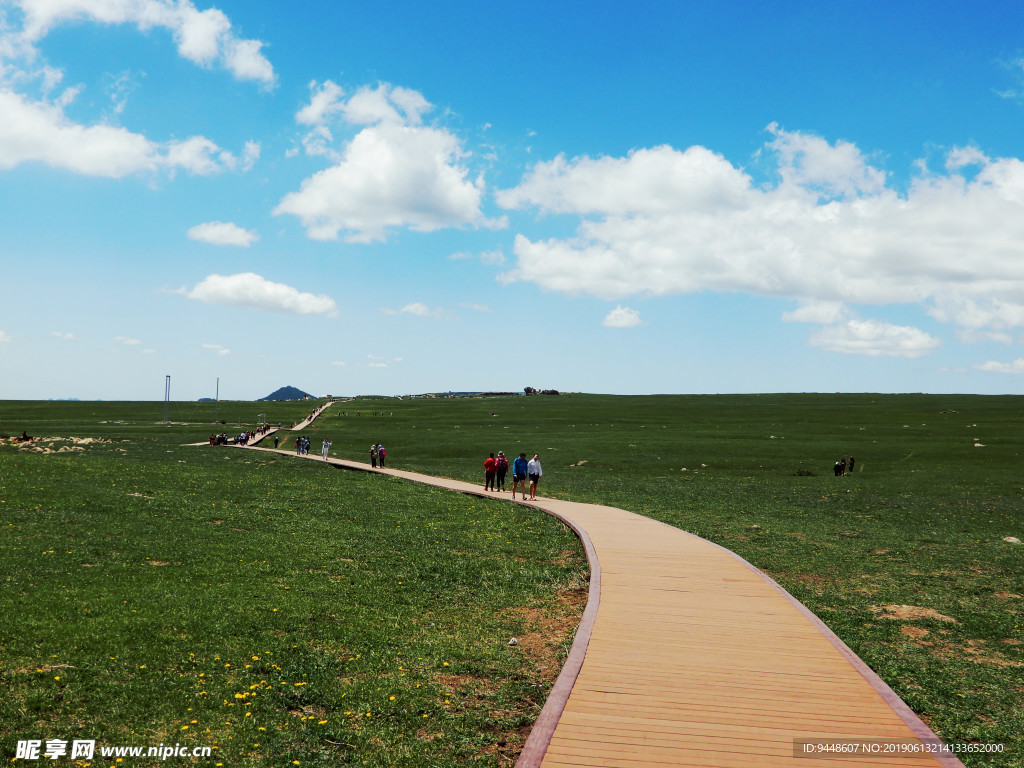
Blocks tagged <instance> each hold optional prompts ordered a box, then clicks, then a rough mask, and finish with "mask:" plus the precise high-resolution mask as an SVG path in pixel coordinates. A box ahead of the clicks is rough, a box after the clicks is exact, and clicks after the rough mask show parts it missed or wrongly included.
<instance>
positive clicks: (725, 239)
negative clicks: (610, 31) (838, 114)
mask: <svg viewBox="0 0 1024 768" xmlns="http://www.w3.org/2000/svg"><path fill="white" fill-rule="evenodd" d="M769 132H770V135H771V138H770V140H769V141H768V142H767V143H766V144H765V146H764V147H763V148H762V150H761V158H760V159H761V160H764V159H765V158H767V160H768V161H769V162H770V163H773V164H774V166H773V167H774V172H773V177H774V180H773V181H771V182H769V183H759V182H755V181H754V179H753V178H752V177H751V176H750V175H749V174H748V173H747V172H746V171H745V170H743V169H742V168H739V167H736V166H734V165H732V164H731V163H730V162H729V161H727V160H726V159H725V158H724V157H722V156H721V155H718V154H716V153H714V152H712V151H710V150H708V149H706V148H704V147H690V148H688V149H685V150H679V149H675V148H673V147H669V146H662V147H655V148H653V149H638V150H635V151H633V152H631V153H630V154H628V155H627V156H625V157H600V158H590V157H579V158H574V159H567V158H565V157H564V156H559V157H556V158H554V159H553V160H550V161H546V162H540V163H537V164H536V165H535V166H533V167H532V168H531V169H530V170H529V171H528V172H527V173H526V174H525V175H524V177H523V179H522V180H521V182H520V184H519V185H518V186H516V187H515V188H513V189H508V190H502V191H500V192H499V193H498V194H497V195H496V199H497V202H498V203H499V204H500V205H501V206H503V207H505V208H507V209H530V208H532V209H536V210H538V211H539V212H541V213H562V214H571V215H575V216H578V217H579V224H578V227H577V230H576V233H575V235H574V236H572V237H567V238H552V239H548V240H531V239H529V238H527V237H525V236H523V235H522V234H519V235H517V236H516V238H515V243H514V256H515V263H514V265H513V267H512V268H511V269H510V270H507V271H506V272H505V273H504V274H503V275H501V278H500V279H501V280H502V281H504V282H515V281H527V282H533V283H536V284H537V285H539V286H541V287H543V288H545V289H549V290H555V291H560V292H563V293H567V294H590V295H593V296H596V297H599V298H602V299H608V300H621V299H623V298H625V297H628V296H634V295H645V296H660V295H678V294H689V293H696V292H700V291H722V292H737V291H739V292H747V293H750V294H754V295H759V296H771V297H783V298H788V299H791V300H796V301H798V302H800V304H801V307H800V308H799V309H797V310H794V311H793V312H791V313H787V318H786V319H789V320H801V321H804V322H808V321H811V318H812V316H814V317H815V318H816V321H817V322H820V323H822V324H825V325H827V326H828V330H827V332H826V331H823V332H822V333H821V334H819V335H817V336H815V337H814V339H815V343H817V344H818V345H819V346H820V347H822V348H825V349H832V350H835V351H852V350H854V349H864V348H866V347H867V346H868V342H870V343H875V344H876V345H877V346H876V349H877V350H878V354H900V355H913V354H918V353H919V352H920V351H921V350H925V351H926V350H927V349H930V348H933V347H934V342H935V340H934V339H933V338H932V337H930V336H929V335H928V334H926V333H923V332H921V331H917V330H916V329H909V330H908V329H904V328H901V327H899V326H889V325H885V324H882V323H878V322H876V321H868V320H854V319H852V313H851V314H847V315H844V314H843V313H844V312H845V311H846V310H844V309H843V307H845V306H849V305H886V304H916V305H920V306H922V307H923V308H924V309H925V310H926V311H928V312H929V313H930V314H931V315H932V316H933V317H935V318H936V319H939V320H942V321H945V322H951V323H954V324H956V325H957V326H958V327H962V328H967V329H971V330H973V331H975V332H976V333H977V334H982V333H987V332H1004V331H1005V329H1007V328H1010V327H1024V258H1022V253H1024V252H1022V249H1021V243H1022V242H1024V163H1022V162H1021V161H1020V160H1017V159H1015V158H989V157H987V156H985V155H984V153H982V152H980V151H979V150H977V149H975V148H970V147H969V148H954V149H952V150H950V151H949V152H948V154H947V158H946V167H945V168H944V169H943V170H941V171H931V170H928V168H927V167H926V166H925V165H924V164H923V163H922V164H919V166H918V170H917V171H916V174H915V176H914V178H913V179H912V181H911V183H910V185H909V187H908V188H906V189H905V190H902V191H897V190H896V189H894V188H892V187H891V186H889V184H888V181H887V176H886V174H885V173H884V172H883V171H882V170H880V169H878V168H875V167H873V166H872V165H871V163H870V162H869V159H868V158H867V157H866V156H865V155H863V154H862V153H861V152H860V151H859V150H858V149H857V147H855V146H854V145H852V144H850V143H847V142H841V141H840V142H835V143H829V142H827V141H825V140H824V139H821V138H819V137H815V136H809V135H806V134H803V133H799V132H787V131H784V130H781V129H780V128H778V126H774V125H773V126H769ZM968 166H970V169H971V172H970V173H962V172H961V169H963V168H966V167H968Z"/></svg>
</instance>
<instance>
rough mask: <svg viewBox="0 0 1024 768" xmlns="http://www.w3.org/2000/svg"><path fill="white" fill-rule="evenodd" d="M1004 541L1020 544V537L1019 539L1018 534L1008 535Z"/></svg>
mask: <svg viewBox="0 0 1024 768" xmlns="http://www.w3.org/2000/svg"><path fill="white" fill-rule="evenodd" d="M1003 541H1005V542H1006V543H1007V544H1020V539H1018V538H1017V537H1016V536H1007V537H1006V538H1005V539H1003Z"/></svg>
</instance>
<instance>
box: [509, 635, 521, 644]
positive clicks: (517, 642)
mask: <svg viewBox="0 0 1024 768" xmlns="http://www.w3.org/2000/svg"><path fill="white" fill-rule="evenodd" d="M508 644H509V645H512V646H516V645H519V641H518V640H516V639H515V638H514V637H513V638H512V639H511V640H509V641H508Z"/></svg>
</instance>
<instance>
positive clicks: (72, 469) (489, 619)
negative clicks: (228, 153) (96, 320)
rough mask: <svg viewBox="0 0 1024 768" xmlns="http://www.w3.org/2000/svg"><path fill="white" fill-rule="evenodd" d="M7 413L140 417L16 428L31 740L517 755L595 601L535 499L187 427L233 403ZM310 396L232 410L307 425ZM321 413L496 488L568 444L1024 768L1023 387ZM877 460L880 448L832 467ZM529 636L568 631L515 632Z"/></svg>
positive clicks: (7, 547) (595, 472) (1002, 761)
mask: <svg viewBox="0 0 1024 768" xmlns="http://www.w3.org/2000/svg"><path fill="white" fill-rule="evenodd" d="M0 406H2V408H0V430H4V431H6V432H8V433H9V434H20V432H21V430H22V429H23V428H26V429H28V431H29V433H30V434H40V435H43V434H54V435H68V434H75V431H74V430H78V433H79V434H82V435H89V436H93V437H106V438H109V439H112V440H114V441H115V442H112V443H101V444H96V445H90V446H87V448H86V450H84V451H79V452H76V453H63V454H49V455H33V454H27V453H24V452H19V451H17V450H16V449H14V448H11V447H5V448H0V471H2V474H0V525H2V526H3V529H4V531H5V538H4V545H3V548H2V550H0V551H2V553H3V554H2V555H0V566H2V568H3V573H4V574H5V577H6V579H7V584H6V587H7V588H6V589H5V591H4V595H3V597H0V601H2V602H0V605H2V606H3V608H2V612H0V615H3V616H5V617H8V620H7V621H6V622H5V626H4V628H3V629H2V630H0V636H2V640H0V659H2V664H3V668H2V672H0V674H2V675H3V676H4V678H5V679H4V682H5V684H7V687H8V689H9V690H10V691H11V692H12V695H11V696H9V697H8V699H7V701H5V702H3V703H2V704H0V731H2V732H3V733H4V740H3V743H4V744H5V747H6V745H7V744H9V743H10V741H11V738H12V736H13V737H15V738H38V736H32V735H31V734H43V735H44V736H45V732H46V730H47V729H48V728H50V730H52V731H53V732H54V733H56V732H57V731H60V732H63V733H65V734H66V736H62V738H70V737H71V736H72V733H77V732H82V733H89V734H97V735H96V736H95V737H96V738H104V739H107V740H109V741H112V742H116V740H117V739H127V738H128V736H132V737H133V738H137V739H138V742H146V743H149V742H154V743H155V742H157V741H161V740H163V741H167V740H168V739H176V738H178V736H179V735H180V734H181V733H185V734H190V735H189V738H194V739H195V740H196V741H195V742H190V743H197V744H198V743H204V744H205V743H208V742H209V743H216V744H217V745H218V754H220V755H221V756H222V757H221V761H222V762H223V763H224V764H225V765H250V764H251V765H283V764H292V761H293V760H299V761H300V763H301V764H320V763H322V764H334V765H337V764H352V765H364V764H365V765H431V766H434V765H466V764H474V761H476V762H479V763H480V764H490V765H501V764H504V763H506V762H507V761H508V760H510V759H512V757H514V754H515V752H516V750H517V749H518V747H519V746H521V743H522V735H523V734H524V733H525V732H526V731H527V730H528V723H529V718H530V717H531V716H533V715H535V714H536V711H537V710H536V708H537V706H538V705H539V703H541V702H542V701H543V698H544V695H545V694H544V690H545V686H546V685H548V684H550V680H551V676H552V675H551V669H550V667H552V666H557V663H558V661H557V659H558V656H559V654H564V650H565V648H566V646H567V644H568V643H569V642H571V629H572V621H573V619H572V616H574V615H578V600H577V599H576V598H578V596H579V594H580V591H581V587H582V583H583V577H582V575H581V573H582V571H583V566H582V561H581V555H580V549H579V547H578V545H577V544H576V543H575V542H574V541H573V540H572V538H571V536H569V535H568V533H567V532H566V531H565V530H564V529H563V528H561V527H560V526H559V525H558V524H556V523H554V522H553V521H550V520H547V519H545V518H544V517H543V516H541V515H538V514H537V513H533V512H529V511H526V510H523V509H520V508H518V507H516V506H514V505H512V504H509V503H508V501H497V500H495V501H483V500H474V499H465V498H461V497H459V496H457V495H455V494H449V493H442V492H440V491H434V490H430V489H423V488H417V487H414V486H410V485H408V484H404V483H401V482H398V481H396V480H394V479H391V478H383V477H378V476H365V475H362V474H361V473H352V472H343V471H338V470H332V469H330V468H328V467H326V466H324V465H322V464H317V463H316V462H306V461H297V460H295V459H291V458H290V457H285V456H275V455H272V454H265V453H261V452H244V451H237V450H234V449H209V448H196V447H186V446H184V445H182V444H183V443H186V442H194V441H196V440H203V439H205V437H206V436H207V435H208V434H209V431H210V430H211V426H210V424H209V422H210V420H211V418H210V414H211V413H212V408H213V407H214V404H206V403H204V404H176V405H175V410H174V411H172V414H171V418H172V420H174V421H175V422H187V423H176V424H171V425H162V424H159V423H158V422H159V421H160V417H161V408H162V405H161V404H129V405H125V404H120V405H118V404H85V403H74V404H71V403H59V404H50V403H46V404H40V403H2V404H0ZM310 408H311V406H310V405H309V404H308V403H296V404H282V405H270V404H263V403H248V404H226V403H221V404H220V405H219V409H220V414H221V415H222V417H224V418H227V419H229V420H230V419H235V420H236V421H246V420H248V421H251V422H254V421H255V420H256V418H257V417H256V414H258V413H262V412H264V410H265V411H266V416H265V418H266V420H268V421H270V422H271V423H276V422H277V421H282V422H283V423H285V424H287V423H290V422H292V421H298V420H299V419H300V418H301V417H303V416H305V415H306V413H308V412H309V410H310ZM90 409H91V410H90ZM278 409H280V410H278ZM289 409H291V410H289ZM357 411H358V412H359V415H358V416H357V415H356V412H357ZM346 413H347V415H346ZM115 421H120V422H122V423H120V424H117V423H113V422H115ZM224 429H226V430H227V431H228V432H229V433H230V432H231V429H229V428H227V427H225V428H224ZM286 434H287V433H286ZM305 434H306V435H307V436H309V437H310V438H311V439H312V440H313V452H314V453H317V452H318V450H319V446H320V441H321V440H324V439H326V440H329V441H331V442H332V444H333V445H332V448H331V454H332V456H340V457H345V458H351V459H355V460H357V461H368V456H367V451H368V448H369V445H370V443H371V442H381V443H383V444H384V445H385V446H386V447H387V449H388V454H389V457H388V463H389V465H391V466H397V467H401V468H403V469H411V470H416V471H421V472H426V473H430V474H437V475H443V476H448V477H454V478H459V479H464V480H471V481H472V480H476V481H479V482H480V483H481V485H482V484H483V478H482V474H483V470H482V461H483V458H484V457H485V456H486V454H487V453H489V452H491V451H494V452H497V451H498V450H504V451H505V453H506V455H508V456H510V457H511V456H512V455H514V454H518V453H519V452H520V451H525V452H527V453H528V454H529V455H531V456H532V455H533V454H534V453H538V454H539V455H540V457H541V459H542V461H543V464H544V478H543V481H542V484H541V489H540V492H541V494H542V495H551V496H556V497H560V498H569V499H573V500H577V501H595V502H601V503H606V504H613V505H617V506H620V507H623V508H625V509H629V510H632V511H635V512H638V513H641V514H645V515H649V516H651V517H654V518H657V519H659V520H663V521H665V522H668V523H670V524H672V525H676V526H678V527H680V528H683V529H685V530H688V531H691V532H694V533H697V534H699V535H701V536H704V537H706V538H708V539H710V540H712V541H715V542H718V543H720V544H723V545H724V546H726V547H728V548H730V549H732V550H733V551H735V552H737V553H738V554H740V555H741V556H742V557H744V558H746V559H747V560H749V561H750V562H751V563H753V564H754V565H755V566H757V567H758V568H761V569H763V570H764V571H765V572H767V573H768V574H769V575H771V576H772V577H773V578H774V579H776V580H777V581H778V582H779V583H781V584H782V585H783V586H784V587H785V588H786V589H788V590H789V591H790V592H791V593H793V594H794V595H795V596H796V597H797V598H798V599H800V600H801V601H802V602H804V603H805V604H806V605H807V606H808V607H809V608H810V609H811V610H813V611H814V612H815V613H816V614H817V615H818V616H820V617H821V618H822V619H823V620H824V621H825V622H826V623H827V624H828V625H829V626H830V627H831V628H832V629H833V630H834V631H835V632H836V633H837V634H838V635H839V636H840V637H841V638H842V639H843V640H844V641H845V642H846V643H847V644H848V645H850V646H851V648H853V650H854V651H855V652H856V653H858V654H859V655H860V656H861V657H862V658H863V659H864V660H865V661H866V662H867V663H868V664H869V665H870V666H871V667H872V668H873V669H875V670H876V671H877V672H878V673H879V674H880V675H881V676H882V678H883V679H884V680H885V681H886V682H887V683H888V684H889V685H890V686H892V687H893V688H894V689H895V690H896V691H897V693H899V695H900V696H901V697H903V699H904V700H905V701H906V702H907V703H908V704H909V705H910V706H911V707H912V708H913V709H914V710H915V711H916V712H918V713H919V714H920V715H921V716H922V717H923V719H924V720H925V721H926V722H928V723H929V725H930V726H931V727H932V728H933V729H934V730H936V731H937V732H938V733H939V734H940V735H941V736H943V737H944V738H945V739H946V740H947V741H949V742H953V743H965V742H976V743H1000V744H1003V745H1005V749H1006V752H1004V753H1003V754H1002V755H977V754H968V755H965V756H962V759H963V761H964V763H965V764H966V765H968V766H988V765H993V766H1014V765H1021V764H1024V758H1022V756H1021V754H1022V753H1021V747H1022V741H1024V740H1022V738H1021V735H1022V733H1024V716H1022V714H1021V712H1022V707H1021V705H1022V703H1024V702H1022V699H1024V652H1022V645H1021V643H1022V642H1024V636H1022V635H1024V633H1022V629H1024V622H1022V619H1021V610H1022V608H1024V598H1022V597H1021V596H1022V595H1024V568H1022V560H1024V545H1020V544H1012V543H1007V542H1005V541H1003V539H1004V538H1005V537H1010V536H1013V537H1017V538H1022V539H1024V524H1022V517H1024V511H1022V510H1024V504H1022V501H1024V476H1022V473H1021V468H1022V457H1024V398H1020V397H980V396H926V395H870V394H865V395H745V396H651V397H611V396H594V395H578V394H571V395H567V394H563V395H560V396H534V397H529V398H526V397H495V398H458V399H440V398H438V399H424V398H417V399H402V400H398V399H394V398H358V399H356V400H354V401H350V402H339V403H337V404H335V405H334V406H332V407H331V408H330V409H329V410H328V411H326V413H325V414H324V415H323V416H322V417H321V418H320V419H318V420H317V422H316V423H315V424H314V425H313V426H311V427H309V428H307V430H306V431H305ZM284 446H290V442H286V443H285V444H284ZM850 455H854V456H856V457H857V465H856V470H855V471H854V472H853V474H851V475H849V476H847V477H834V476H833V473H832V466H833V463H834V462H835V461H836V460H837V459H838V458H839V457H840V456H846V457H849V456H850ZM147 558H148V559H147ZM403 558H404V559H403ZM154 561H155V562H156V563H160V564H151V563H154ZM399 582H401V583H399ZM573 596H575V598H574V597H573ZM574 600H575V602H574ZM894 606H902V607H901V608H896V607H894ZM275 608H276V609H277V610H274V609H275ZM132 611H135V613H132ZM574 612H577V613H574ZM531 632H532V633H533V635H536V636H541V635H543V636H545V637H554V636H557V637H558V638H559V640H557V641H553V640H549V641H547V644H546V645H544V647H540V646H542V645H543V644H542V643H540V642H537V643H535V644H534V645H535V646H537V647H534V648H533V649H532V651H531V652H527V651H526V649H524V646H530V645H531V644H530V643H524V644H521V645H519V646H516V647H514V648H510V647H509V646H508V645H507V640H508V638H509V637H511V636H513V635H516V634H517V633H518V634H519V635H528V636H529V635H531ZM400 653H401V656H399V654H400ZM253 656H257V657H259V659H258V660H257V659H252V657H253ZM406 662H407V663H406ZM446 663H447V664H448V666H445V664H446ZM225 664H231V666H230V667H225V666H224V665H225ZM246 664H249V665H250V666H249V667H246V666H245V665H246ZM36 670H44V671H36ZM200 675H202V677H200ZM303 675H305V677H303ZM402 675H405V677H402ZM56 677H60V678H61V679H60V680H55V679H54V678H56ZM304 682H305V683H307V685H303V686H295V683H304ZM416 685H419V686H420V687H419V688H416V687H415V686H416ZM250 686H254V687H251V688H250ZM203 691H205V693H203ZM247 691H249V692H250V693H249V695H248V696H246V698H243V699H236V698H234V697H235V696H237V695H242V696H245V695H246V692H247ZM392 696H394V697H395V698H394V699H391V697H392ZM250 702H251V704H250ZM232 704H233V705H234V706H231V705H232ZM243 710H244V711H243ZM246 712H251V715H250V716H248V717H246ZM346 713H347V714H346ZM367 713H368V714H367ZM303 718H305V719H303ZM193 719H194V720H196V721H197V722H195V723H192V722H191V720H193ZM323 720H326V721H327V722H325V723H321V721H323ZM226 723H230V725H227V724H226ZM51 725H52V728H51ZM186 726H187V727H188V728H189V730H188V731H184V732H182V731H181V730H180V729H182V728H184V727H186ZM260 728H265V729H266V730H259V729H260ZM131 731H134V732H135V734H132V733H131ZM8 733H9V734H11V735H12V736H8V735H7V734H8ZM101 734H102V735H101ZM136 734H138V735H139V736H136ZM141 736H145V738H141ZM92 737H93V736H89V738H92ZM254 744H258V745H259V746H253V745H254Z"/></svg>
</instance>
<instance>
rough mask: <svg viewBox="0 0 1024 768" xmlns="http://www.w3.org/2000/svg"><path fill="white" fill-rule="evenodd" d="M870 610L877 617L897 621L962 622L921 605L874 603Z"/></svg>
mask: <svg viewBox="0 0 1024 768" xmlns="http://www.w3.org/2000/svg"><path fill="white" fill-rule="evenodd" d="M870 610H872V611H874V612H875V613H876V614H878V615H877V616H876V618H879V619H894V620H896V621H915V620H917V619H938V620H939V621H946V622H950V623H952V624H959V623H960V622H959V621H957V620H956V619H954V618H953V617H952V616H946V615H945V614H942V613H939V612H938V611H936V610H935V609H934V608H922V607H921V606H919V605H882V606H878V605H872V606H870Z"/></svg>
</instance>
